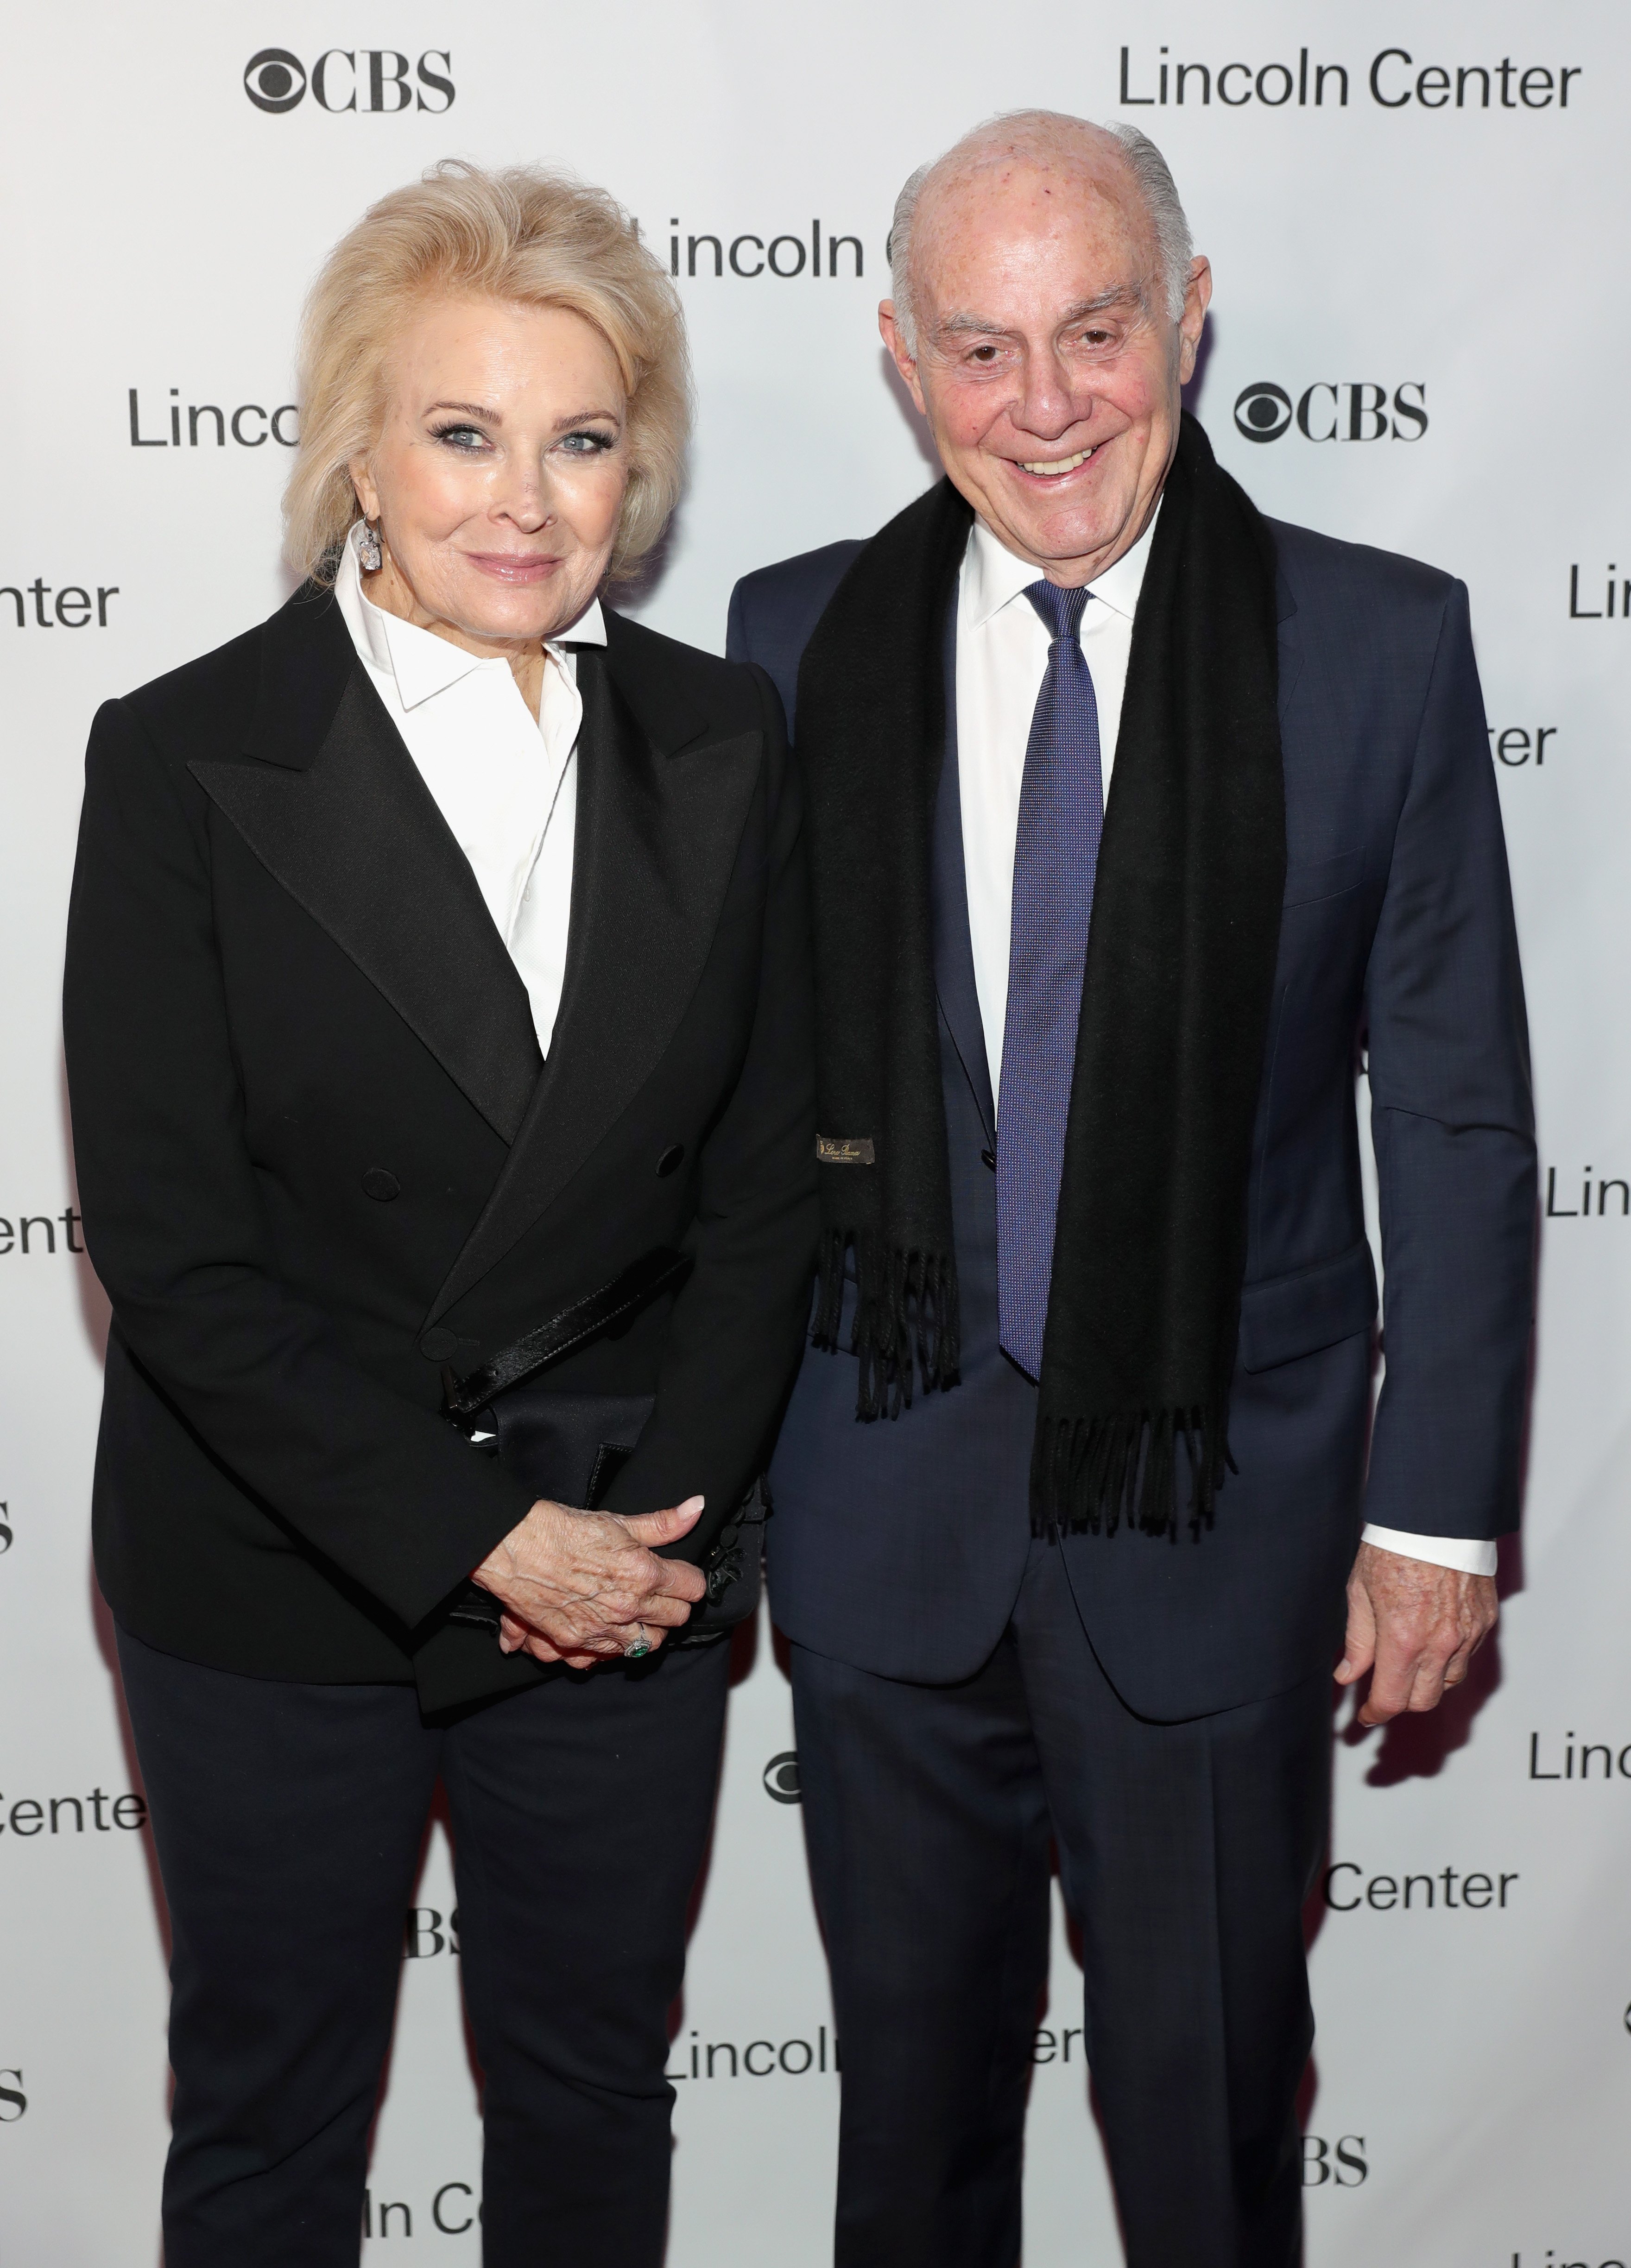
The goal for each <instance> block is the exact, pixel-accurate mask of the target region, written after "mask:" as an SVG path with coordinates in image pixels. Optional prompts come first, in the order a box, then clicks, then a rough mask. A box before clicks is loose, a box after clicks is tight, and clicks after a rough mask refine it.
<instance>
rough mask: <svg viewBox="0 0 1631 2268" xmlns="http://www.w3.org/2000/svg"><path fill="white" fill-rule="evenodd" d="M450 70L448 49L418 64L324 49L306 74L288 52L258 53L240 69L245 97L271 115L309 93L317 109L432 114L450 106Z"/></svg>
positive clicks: (385, 52)
mask: <svg viewBox="0 0 1631 2268" xmlns="http://www.w3.org/2000/svg"><path fill="white" fill-rule="evenodd" d="M452 69H453V58H452V56H451V55H449V53H448V51H447V50H446V48H426V49H425V51H424V54H423V55H421V56H420V57H419V60H418V62H417V63H410V60H409V58H408V57H407V56H406V55H401V54H399V53H398V52H397V50H396V49H395V48H325V50H324V51H323V53H322V54H321V55H319V56H318V58H317V60H316V62H315V63H314V64H313V65H312V68H311V70H309V71H308V70H306V65H305V64H304V63H302V62H301V61H300V58H299V55H291V54H290V52H289V50H288V48H261V49H260V50H259V52H258V53H256V54H255V55H251V56H250V58H249V60H248V62H247V63H246V64H245V66H244V92H245V93H246V94H247V96H248V98H249V99H250V101H251V102H252V103H254V105H255V108H256V109H257V110H266V111H270V112H271V113H272V114H274V116H277V115H280V114H282V113H283V112H284V111H286V110H294V109H298V108H299V105H300V104H301V103H302V102H304V101H305V99H306V91H307V89H308V88H309V89H310V92H311V97H312V99H313V101H314V103H315V104H316V105H317V107H318V108H319V109H320V110H328V111H339V110H367V111H373V112H376V113H380V114H384V115H385V116H386V117H391V116H394V115H395V114H399V113H400V112H402V111H404V110H428V111H431V112H433V113H434V112H440V111H444V110H450V109H451V108H452V107H453V99H454V85H453V79H452V77H451V72H452ZM416 81H417V84H416Z"/></svg>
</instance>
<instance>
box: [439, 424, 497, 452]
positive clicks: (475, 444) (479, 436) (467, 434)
mask: <svg viewBox="0 0 1631 2268" xmlns="http://www.w3.org/2000/svg"><path fill="white" fill-rule="evenodd" d="M436 438H437V439H438V440H439V441H446V442H449V443H451V445H452V446H453V447H454V448H455V449H471V448H476V449H480V448H484V447H485V446H486V444H487V436H486V435H485V434H484V433H483V431H481V429H480V427H479V426H476V425H439V426H437V428H436Z"/></svg>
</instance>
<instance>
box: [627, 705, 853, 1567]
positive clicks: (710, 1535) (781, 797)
mask: <svg viewBox="0 0 1631 2268" xmlns="http://www.w3.org/2000/svg"><path fill="white" fill-rule="evenodd" d="M754 677H755V680H756V683H757V686H758V689H759V697H760V702H761V705H762V709H763V712H764V739H765V749H766V759H765V768H764V792H765V794H766V796H767V798H768V799H769V811H768V813H767V825H766V828H765V837H766V844H767V855H766V861H765V874H764V909H763V917H762V918H763V932H762V945H761V949H760V954H759V985H758V998H757V1005H756V1010H755V1013H754V1016H753V1020H752V1026H751V1030H750V1034H749V1041H748V1046H747V1050H746V1053H745V1056H744V1057H743V1060H742V1069H741V1072H740V1075H739V1076H738V1078H737V1080H736V1083H735V1086H734V1089H733V1091H732V1093H731V1094H730V1097H729V1100H728V1101H727V1103H726V1105H725V1108H724V1109H723V1110H722V1112H721V1113H720V1116H719V1117H718V1119H717V1120H716V1122H715V1123H714V1125H713V1127H712V1130H711V1132H710V1134H709V1136H708V1138H707V1140H706V1142H705V1144H704V1145H703V1150H702V1153H701V1159H700V1161H699V1171H698V1176H697V1218H696V1222H695V1226H694V1227H693V1229H692V1232H691V1234H690V1239H689V1248H690V1250H691V1252H692V1253H693V1254H694V1256H695V1263H696V1264H695V1267H694V1269H693V1270H692V1273H691V1275H690V1278H689V1280H688V1281H687V1283H686V1285H685V1286H684V1289H683V1291H682V1292H681V1293H680V1296H679V1298H678V1300H676V1301H675V1306H674V1309H673V1313H672V1314H671V1316H670V1318H669V1322H668V1333H667V1336H666V1337H665V1340H664V1344H663V1351H662V1357H661V1366H660V1369H659V1375H658V1386H657V1401H656V1408H655V1410H654V1411H653V1415H652V1418H651V1420H650V1422H649V1423H648V1424H647V1425H646V1429H645V1431H644V1432H642V1434H641V1436H640V1440H639V1444H638V1447H637V1448H636V1450H635V1453H634V1454H633V1456H632V1457H631V1459H630V1460H629V1462H628V1463H627V1464H626V1465H625V1466H624V1469H623V1470H622V1472H621V1473H620V1474H619V1475H618V1476H617V1479H616V1482H615V1484H613V1487H612V1489H611V1491H610V1493H609V1499H608V1503H609V1508H610V1509H611V1510H613V1511H616V1512H624V1513H635V1512H650V1511H653V1510H655V1509H656V1508H658V1507H660V1506H666V1505H671V1504H675V1503H678V1502H680V1501H681V1500H682V1499H683V1498H685V1497H687V1496H689V1495H690V1494H692V1493H693V1492H697V1491H700V1492H701V1493H702V1494H704V1495H705V1497H706V1498H707V1509H706V1511H705V1513H704V1514H703V1517H702V1519H701V1520H700V1521H698V1523H697V1527H696V1528H694V1529H693V1530H692V1532H691V1534H690V1535H689V1536H688V1537H686V1538H685V1539H684V1540H683V1543H680V1544H678V1545H676V1546H675V1547H673V1550H672V1556H675V1557H683V1558H686V1559H693V1560H694V1559H697V1558H699V1557H701V1556H702V1555H703V1553H704V1552H705V1551H706V1550H707V1549H708V1547H709V1546H710V1544H711V1543H712V1541H713V1539H714V1537H715V1536H716V1535H718V1533H719V1530H720V1528H721V1527H722V1526H723V1524H724V1523H725V1521H727V1518H728V1517H729V1514H730V1513H731V1512H732V1511H733V1510H734V1507H735V1506H736V1504H737V1503H738V1502H739V1501H740V1499H741V1497H742V1492H743V1491H744V1489H745V1488H746V1486H747V1484H748V1483H749V1481H750V1480H751V1479H752V1477H753V1476H754V1474H755V1473H756V1471H757V1470H758V1469H759V1466H760V1463H761V1462H762V1460H763V1458H764V1455H765V1454H766V1451H767V1448H768V1440H767V1435H768V1432H769V1431H770V1427H771V1423H772V1421H773V1418H774V1415H776V1414H778V1413H777V1412H776V1411H775V1410H774V1409H773V1407H772V1405H773V1404H774V1403H775V1402H776V1401H777V1400H778V1399H779V1395H781V1393H782V1392H783V1391H784V1389H785V1388H786V1385H787V1384H788V1383H789V1382H790V1381H791V1380H792V1378H793V1373H794V1372H795V1370H796V1369H797V1367H798V1363H799V1356H800V1351H801V1346H802V1344H803V1338H804V1332H805V1328H806V1324H807V1322H808V1315H809V1302H810V1289H811V1283H812V1278H813V1274H814V1268H815V1255H816V1228H817V1216H816V1051H815V993H814V983H813V976H812V969H811V957H810V932H809V901H808V886H807V881H806V875H805V862H804V843H803V836H802V831H801V830H802V802H801V792H800V783H799V775H798V770H797V766H796V764H795V762H794V761H793V758H792V756H791V755H790V753H789V751H788V748H787V744H786V733H785V731H784V729H783V725H782V713H781V704H780V703H779V699H778V698H777V695H776V692H775V689H774V688H773V687H772V685H771V682H770V681H769V679H768V678H767V677H766V676H765V674H764V671H762V670H758V669H756V670H755V671H754ZM757 917H758V916H757V914H756V909H751V908H750V909H748V910H747V911H745V912H742V913H739V914H737V915H736V916H735V917H734V918H735V919H738V920H752V919H755V918H757ZM729 918H731V917H728V916H727V919H729ZM767 1380H768V1381H771V1392H770V1394H769V1395H767V1394H766V1390H765V1388H766V1381H767Z"/></svg>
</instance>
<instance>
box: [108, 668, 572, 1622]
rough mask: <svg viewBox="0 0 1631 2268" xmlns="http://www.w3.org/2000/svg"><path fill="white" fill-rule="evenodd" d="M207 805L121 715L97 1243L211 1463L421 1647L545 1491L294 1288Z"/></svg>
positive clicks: (111, 706) (111, 708) (114, 731)
mask: <svg viewBox="0 0 1631 2268" xmlns="http://www.w3.org/2000/svg"><path fill="white" fill-rule="evenodd" d="M190 787H191V783H190V781H188V780H186V779H185V777H184V775H181V773H180V772H179V770H176V769H175V768H173V767H172V766H169V765H167V764H166V762H165V760H164V759H163V758H162V757H161V756H160V755H159V751H158V750H157V749H156V748H155V747H153V746H152V744H151V741H150V740H149V739H148V737H147V735H146V733H144V730H143V728H142V726H141V725H140V723H139V722H138V721H137V718H135V717H134V715H133V714H132V712H131V711H130V710H129V707H128V706H127V705H125V704H122V703H108V704H107V707H105V708H104V709H103V710H102V711H101V712H100V714H99V716H98V718H97V719H96V722H95V725H94V726H93V727H92V734H91V744H90V748H89V752H88V755H87V757H86V766H85V805H84V809H83V812H82V814H81V819H80V828H79V847H78V855H77V861H76V864H75V868H74V881H73V892H72V896H71V900H70V912H69V924H68V951H67V968H66V975H65V980H64V990H63V1031H64V1039H65V1043H66V1050H67V1060H68V1079H69V1089H70V1102H71V1108H72V1116H73V1132H74V1147H75V1154H76V1161H77V1171H78V1180H79V1190H80V1206H81V1211H82V1212H83V1214H84V1218H85V1243H86V1248H87V1250H88V1251H89V1253H90V1256H91V1258H92V1263H93V1264H94V1265H95V1268H96V1271H97V1274H98V1276H99V1277H100V1279H101V1282H102V1285H103V1287H104V1288H105V1290H106V1291H107V1296H108V1299H109V1300H110V1301H111V1303H112V1306H113V1311H114V1319H115V1321H116V1323H117V1326H118V1329H119V1330H120V1332H121V1334H122V1337H123V1338H124V1340H125V1342H126V1344H128V1345H129V1349H130V1351H131V1353H132V1354H133V1355H134V1356H135V1358H136V1359H137V1362H139V1363H140V1364H141V1366H142V1367H143V1368H144V1370H145V1371H146V1372H147V1373H148V1375H149V1376H150V1377H151V1379H152V1380H153V1381H154V1382H155V1383H156V1384H157V1385H158V1387H159V1388H160V1390H161V1391H162V1392H163V1393H164V1394H165V1395H166V1396H167V1397H168V1399H169V1400H170V1401H171V1402H172V1403H173V1405H174V1407H175V1408H176V1410H178V1411H179V1412H180V1414H181V1417H182V1418H183V1419H184V1420H185V1421H186V1423H187V1424H188V1425H189V1426H190V1427H191V1428H192V1429H193V1431H194V1432H196V1434H197V1435H198V1437H199V1438H200V1440H202V1441H203V1444H204V1445H205V1447H207V1448H208V1449H209V1450H210V1453H211V1454H213V1455H214V1456H216V1457H217V1458H218V1459H219V1460H220V1462H222V1463H223V1464H225V1466H226V1467H227V1468H228V1469H229V1470H230V1472H231V1473H232V1476H234V1478H235V1479H237V1480H238V1481H239V1482H240V1484H241V1485H242V1486H243V1487H245V1488H246V1489H247V1491H249V1492H250V1493H251V1494H252V1495H253V1496H255V1498H257V1499H259V1500H260V1501H261V1502H262V1504H263V1505H264V1506H267V1507H268V1508H269V1510H270V1511H271V1512H272V1513H274V1514H275V1515H276V1516H277V1519H278V1520H279V1521H282V1522H284V1523H285V1524H286V1525H287V1526H288V1527H289V1528H292V1529H293V1530H294V1531H295V1532H296V1533H297V1534H298V1535H300V1536H301V1537H303V1538H304V1539H305V1540H306V1542H307V1543H310V1544H312V1545H313V1546H314V1547H315V1548H316V1549H317V1550H318V1551H320V1552H321V1554H322V1555H323V1557H325V1558H327V1559H328V1560H329V1561H330V1562H332V1563H333V1564H334V1565H336V1567H338V1568H340V1569H342V1570H343V1572H345V1573H346V1574H347V1575H349V1576H351V1578H352V1579H353V1580H355V1581H357V1582H358V1583H359V1584H361V1585H362V1587H364V1589H365V1590H366V1591H367V1592H369V1593H370V1594H372V1595H373V1597H374V1598H376V1599H377V1600H379V1601H380V1603H381V1604H382V1605H384V1606H385V1607H386V1608H387V1609H388V1610H389V1611H390V1612H391V1613H392V1614H393V1615H394V1616H396V1617H397V1619H398V1620H399V1621H400V1622H401V1623H402V1624H406V1625H407V1626H408V1627H409V1628H410V1629H411V1628H412V1627H413V1626H414V1625H415V1624H417V1623H419V1622H420V1621H422V1620H423V1618H424V1616H426V1615H428V1614H429V1613H430V1612H431V1611H432V1609H434V1608H435V1607H436V1606H437V1605H438V1603H439V1602H440V1601H441V1600H442V1599H444V1598H445V1597H446V1595H447V1594H449V1592H451V1591H452V1590H454V1588H455V1587H457V1585H458V1584H459V1582H460V1581H461V1579H462V1578H463V1577H464V1576H465V1575H466V1574H468V1573H469V1570H470V1569H471V1568H472V1567H474V1566H476V1565H478V1564H479V1563H480V1561H481V1560H482V1559H483V1557H485V1556H486V1554H487V1552H488V1551H489V1550H491V1548H492V1546H493V1544H494V1543H497V1542H498V1539H499V1538H500V1537H501V1536H502V1535H506V1534H507V1533H508V1531H509V1530H510V1528H513V1527H514V1525H515V1524H516V1522H517V1521H519V1520H520V1519H521V1518H522V1517H523V1515H524V1514H525V1513H526V1511H527V1508H528V1503H529V1502H530V1491H528V1490H526V1489H525V1488H522V1487H519V1486H518V1485H517V1484H515V1483H513V1481H511V1480H510V1479H508V1478H506V1476H503V1475H502V1474H500V1472H499V1471H498V1468H497V1466H496V1465H493V1464H491V1463H490V1462H489V1461H488V1460H486V1459H485V1458H481V1457H476V1456H474V1455H472V1454H470V1452H469V1448H468V1447H467V1446H466V1444H465V1443H464V1442H463V1441H462V1440H460V1439H459V1438H458V1436H457V1435H455V1434H454V1432H453V1430H452V1428H451V1427H449V1426H448V1425H446V1424H445V1423H444V1422H443V1421H442V1419H441V1418H439V1416H437V1414H436V1413H435V1412H434V1411H432V1410H427V1409H424V1408H423V1407H421V1406H419V1405H417V1404H416V1403H411V1402H410V1401H408V1400H407V1399H405V1398H404V1397H402V1396H401V1395H396V1394H394V1393H393V1392H391V1391H390V1389H389V1388H387V1387H386V1386H385V1385H383V1384H382V1383H381V1382H380V1381H378V1380H377V1379H375V1378H373V1377H372V1376H371V1375H370V1374H369V1373H366V1372H365V1371H364V1370H363V1369H362V1368H361V1367H360V1366H359V1365H358V1363H357V1361H356V1360H355V1359H354V1358H353V1356H352V1355H351V1352H350V1351H349V1349H348V1347H347V1345H346V1344H345V1342H344V1339H343V1335H342V1334H341V1332H340V1330H339V1329H338V1328H337V1327H336V1324H335V1323H334V1322H333V1321H332V1320H331V1319H330V1318H329V1317H328V1315H327V1314H324V1313H323V1312H322V1311H321V1309H319V1308H317V1307H314V1306H312V1305H310V1304H308V1303H307V1302H306V1301H304V1300H301V1299H299V1297H297V1296H296V1294H295V1293H294V1292H292V1290H291V1289H290V1288H289V1287H288V1286H287V1285H285V1284H284V1283H283V1282H282V1281H280V1279H279V1278H278V1277H277V1273H276V1270H275V1269H274V1267H273V1265H272V1263H271V1258H270V1253H269V1239H268V1235H267V1231H266V1225H265V1221H264V1219H263V1216H262V1207H261V1202H260V1197H259V1194H258V1191H257V1188H256V1182H255V1167H254V1163H253V1160H251V1158H250V1156H249V1152H248V1148H247V1141H246V1138H245V1132H244V1113H243V1100H242V1095H241V1092H240V1085H239V1080H238V1075H237V1071H236V1068H235V1064H234V1058H233V1049H232V1029H231V1025H230V1021H229V1016H228V1009H227V1002H226V996H225V985H224V982H223V975H222V969H221V965H220V961H219V957H218V951H217V947H216V942H215V933H214V924H213V920H212V913H211V902H210V857H209V844H208V836H207V829H206V828H205V825H204V821H203V816H202V811H201V810H200V811H196V812H195V811H192V810H190V809H189V807H188V802H187V800H186V799H187V794H188V790H189V789H190Z"/></svg>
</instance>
